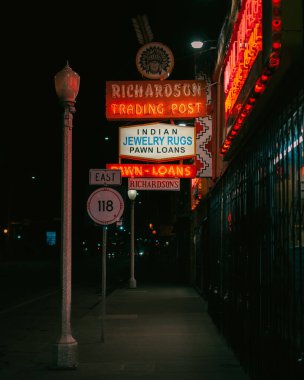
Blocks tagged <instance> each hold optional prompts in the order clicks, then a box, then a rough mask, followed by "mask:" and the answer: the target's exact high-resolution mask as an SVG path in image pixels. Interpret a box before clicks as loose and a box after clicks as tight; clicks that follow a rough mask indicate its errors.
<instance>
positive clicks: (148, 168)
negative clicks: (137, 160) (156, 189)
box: [106, 164, 196, 178]
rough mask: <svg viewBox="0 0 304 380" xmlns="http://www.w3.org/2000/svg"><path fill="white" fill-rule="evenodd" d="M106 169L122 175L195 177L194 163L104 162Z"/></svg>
mask: <svg viewBox="0 0 304 380" xmlns="http://www.w3.org/2000/svg"><path fill="white" fill-rule="evenodd" d="M106 168H107V169H111V170H113V169H115V170H120V171H121V176H122V177H158V178H173V177H174V178H195V176H196V166H195V165H175V164H172V165H160V164H157V165H153V164H151V165H150V164H143V165H141V164H106Z"/></svg>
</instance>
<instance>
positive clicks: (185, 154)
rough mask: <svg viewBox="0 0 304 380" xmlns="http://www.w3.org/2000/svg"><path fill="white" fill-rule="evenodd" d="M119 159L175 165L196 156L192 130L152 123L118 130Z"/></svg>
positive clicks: (193, 129) (191, 128) (190, 128)
mask: <svg viewBox="0 0 304 380" xmlns="http://www.w3.org/2000/svg"><path fill="white" fill-rule="evenodd" d="M119 156H120V158H127V159H132V160H150V161H175V160H181V159H186V158H191V157H194V156H195V127H180V126H177V125H172V124H164V123H151V124H142V125H132V126H128V127H120V128H119Z"/></svg>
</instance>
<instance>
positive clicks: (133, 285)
mask: <svg viewBox="0 0 304 380" xmlns="http://www.w3.org/2000/svg"><path fill="white" fill-rule="evenodd" d="M136 195H137V191H136V190H128V197H129V199H130V201H131V266H130V283H129V285H130V288H131V289H135V288H136V280H135V277H134V256H135V253H134V203H135V198H136Z"/></svg>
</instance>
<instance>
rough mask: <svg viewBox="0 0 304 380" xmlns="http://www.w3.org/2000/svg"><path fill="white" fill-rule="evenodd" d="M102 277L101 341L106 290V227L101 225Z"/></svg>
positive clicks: (102, 339)
mask: <svg viewBox="0 0 304 380" xmlns="http://www.w3.org/2000/svg"><path fill="white" fill-rule="evenodd" d="M101 264H102V279H101V334H100V340H101V342H104V341H105V323H106V295H107V294H106V292H107V278H106V276H107V270H106V269H107V268H106V265H107V227H106V226H103V227H102V261H101Z"/></svg>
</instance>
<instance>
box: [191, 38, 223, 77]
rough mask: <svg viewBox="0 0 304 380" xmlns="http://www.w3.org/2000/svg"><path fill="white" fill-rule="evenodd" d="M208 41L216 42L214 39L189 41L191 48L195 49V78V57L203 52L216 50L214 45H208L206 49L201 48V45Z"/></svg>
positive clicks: (195, 65) (195, 73)
mask: <svg viewBox="0 0 304 380" xmlns="http://www.w3.org/2000/svg"><path fill="white" fill-rule="evenodd" d="M209 42H217V41H216V40H205V41H200V40H195V41H192V42H191V46H192V48H193V49H194V50H195V54H194V77H195V79H196V78H197V59H198V58H197V57H198V56H199V55H201V54H203V53H207V52H209V51H211V50H216V46H210V47H209V48H207V49H203V46H204V45H205V44H207V43H209Z"/></svg>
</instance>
